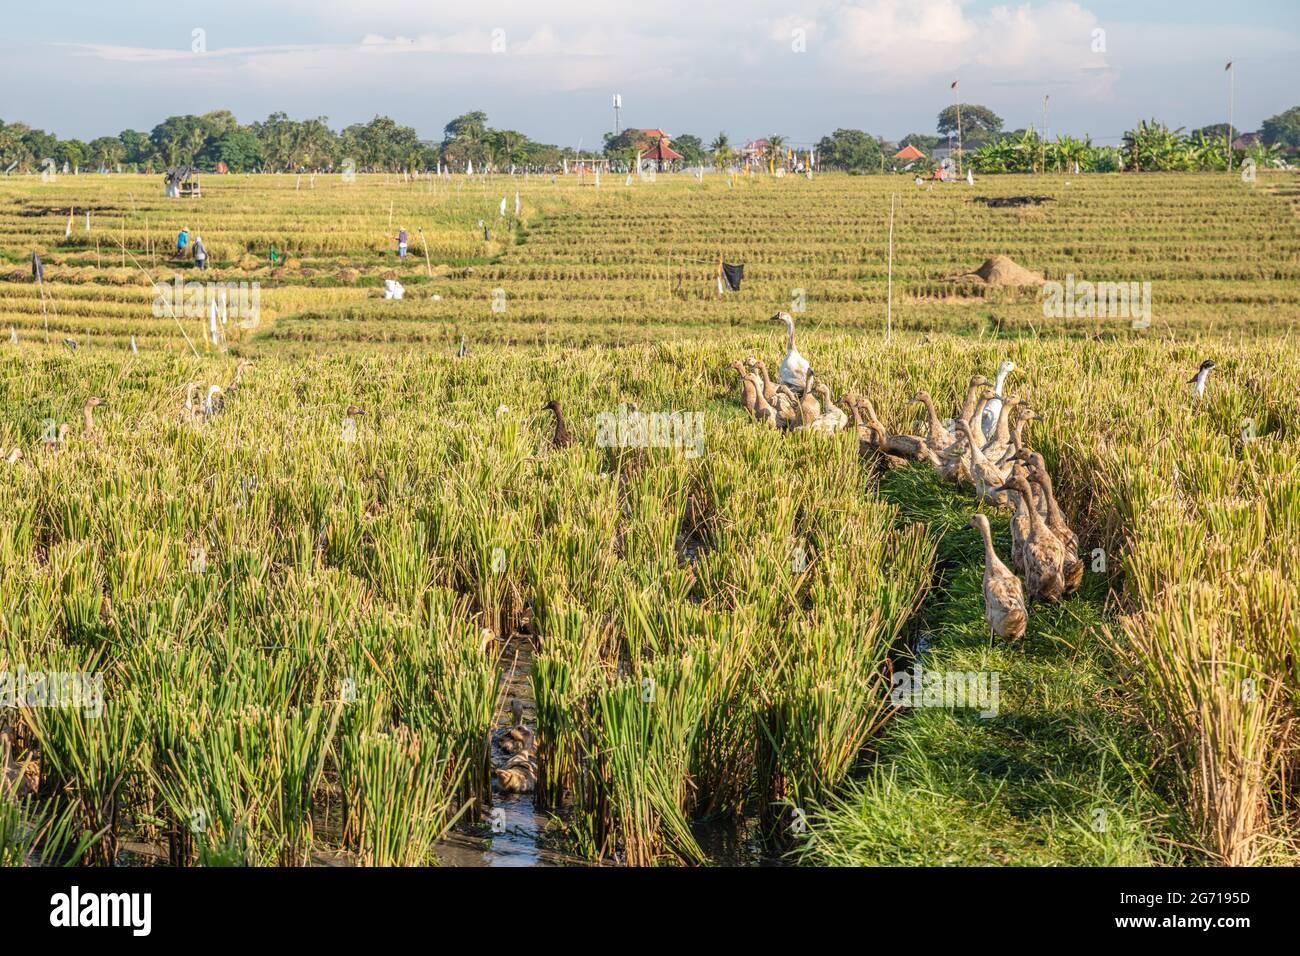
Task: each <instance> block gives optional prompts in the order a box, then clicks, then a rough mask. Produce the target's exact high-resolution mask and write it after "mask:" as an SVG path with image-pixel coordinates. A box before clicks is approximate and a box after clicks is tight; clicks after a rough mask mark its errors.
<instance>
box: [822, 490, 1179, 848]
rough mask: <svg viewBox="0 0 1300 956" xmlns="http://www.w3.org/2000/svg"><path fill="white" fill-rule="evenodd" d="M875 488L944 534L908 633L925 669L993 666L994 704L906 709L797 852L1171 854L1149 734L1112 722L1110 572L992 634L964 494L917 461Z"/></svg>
mask: <svg viewBox="0 0 1300 956" xmlns="http://www.w3.org/2000/svg"><path fill="white" fill-rule="evenodd" d="M880 491H881V495H882V497H884V498H885V499H887V500H889V501H892V502H894V503H895V504H897V505H898V506H899V507H900V511H901V514H900V520H901V521H903V522H908V523H910V522H913V521H920V522H923V523H925V524H927V525H928V526H929V527H930V528H931V529H932V530H933V531H934V533H935V534H936V535H937V536H938V562H937V564H938V567H937V571H936V581H935V584H934V587H933V589H932V591H931V592H930V594H929V596H928V598H927V599H926V601H925V603H924V604H923V606H922V610H921V613H920V615H919V616H918V620H917V621H916V622H915V624H916V626H915V629H914V631H913V634H912V644H913V646H915V644H916V642H917V640H918V639H920V638H922V637H924V638H925V641H924V644H928V650H927V651H923V668H924V669H925V670H926V671H928V672H930V673H933V672H936V671H946V672H952V671H962V672H991V673H996V674H997V675H998V691H999V693H998V699H997V703H996V709H997V713H996V716H993V717H990V718H985V717H981V716H980V713H979V711H978V709H976V708H969V709H950V708H946V707H923V708H916V709H915V710H912V711H910V712H909V711H903V712H900V713H899V714H898V715H897V716H896V717H895V719H894V720H893V721H891V723H890V724H889V726H888V727H887V728H886V730H885V731H884V733H883V735H882V738H881V741H880V746H879V751H878V753H879V761H878V763H877V764H876V766H875V767H874V768H872V770H871V771H870V772H869V774H868V776H866V777H865V778H864V779H862V780H860V781H859V782H857V783H856V784H855V785H854V786H853V787H852V788H851V789H850V791H849V793H848V795H847V796H846V797H845V799H844V800H843V801H842V802H841V804H840V805H839V806H838V807H836V808H834V809H832V810H830V811H828V812H827V813H825V814H824V815H823V816H822V817H821V819H820V820H818V821H817V822H816V823H815V824H814V828H813V829H814V840H813V842H812V843H811V844H810V846H809V847H808V849H806V850H805V851H804V853H805V857H806V860H805V861H806V862H822V863H832V864H855V865H857V864H879V865H909V866H915V865H995V864H1011V863H1015V864H1027V865H1035V864H1041V865H1053V864H1081V865H1143V864H1151V863H1158V862H1167V857H1168V853H1167V851H1166V850H1165V849H1164V848H1163V843H1162V841H1161V839H1160V837H1161V836H1162V834H1163V831H1164V830H1165V829H1166V828H1165V826H1164V824H1163V819H1162V818H1163V813H1162V812H1161V808H1159V807H1154V806H1151V805H1150V802H1151V799H1152V798H1151V797H1150V796H1149V793H1150V786H1149V784H1148V785H1147V786H1145V787H1144V786H1141V782H1142V781H1141V776H1142V774H1143V772H1144V770H1143V768H1144V767H1145V766H1147V760H1146V759H1145V756H1144V755H1143V754H1142V741H1141V740H1140V739H1137V738H1136V737H1135V736H1134V731H1133V730H1132V729H1131V726H1132V725H1131V724H1130V725H1129V729H1126V727H1125V724H1124V723H1123V722H1122V721H1121V720H1120V719H1119V715H1118V714H1117V712H1116V708H1117V695H1116V688H1115V687H1114V686H1113V685H1112V683H1111V681H1110V679H1109V677H1108V675H1107V670H1106V666H1105V665H1106V661H1105V659H1104V656H1103V653H1102V651H1101V648H1100V646H1099V644H1098V641H1097V634H1098V631H1099V629H1100V628H1101V627H1102V626H1103V624H1105V623H1106V622H1107V621H1108V620H1109V618H1108V616H1107V611H1106V608H1105V606H1104V605H1105V598H1106V587H1107V586H1106V583H1105V581H1104V580H1103V579H1102V578H1101V577H1100V576H1098V575H1093V574H1091V573H1090V574H1089V575H1088V576H1087V577H1086V578H1085V583H1084V587H1083V589H1082V591H1081V592H1080V593H1079V594H1078V595H1076V596H1074V597H1073V598H1071V599H1069V600H1067V601H1066V602H1064V603H1062V604H1060V605H1057V606H1055V607H1046V606H1043V605H1036V606H1035V605H1031V607H1030V625H1029V632H1028V634H1027V635H1026V637H1025V638H1024V640H1023V641H1022V642H1019V643H1018V644H1015V645H1012V644H1008V643H1007V642H1005V641H1001V640H998V639H995V638H993V637H992V635H991V633H990V631H989V629H988V626H987V624H986V623H985V620H984V604H983V596H982V579H983V570H984V556H983V547H982V545H981V543H980V540H979V536H978V533H977V532H975V531H974V530H972V529H970V528H969V527H968V526H967V523H966V522H967V520H968V519H969V516H970V514H971V513H972V512H973V511H974V510H975V506H974V503H973V500H972V499H971V498H970V497H969V496H968V495H966V494H964V493H961V492H958V491H957V490H955V489H951V488H949V487H946V486H944V485H942V484H941V483H940V482H939V480H938V479H937V478H936V477H935V476H934V475H933V474H932V473H931V472H930V471H929V470H928V469H923V468H920V467H916V468H907V469H902V470H899V471H895V472H892V473H890V474H888V475H886V476H885V477H884V478H883V479H882V481H881V488H880ZM989 518H990V522H991V524H992V527H993V532H994V539H995V542H996V544H997V546H998V549H999V552H1000V553H1002V554H1004V556H1005V555H1006V554H1007V553H1009V550H1010V533H1009V529H1008V518H1007V516H1006V515H1005V514H1004V513H1001V512H996V511H995V512H992V513H990V514H989ZM896 666H897V667H910V663H909V662H906V661H899V662H897V663H896ZM1144 792H1145V794H1147V795H1145V796H1140V794H1143V793H1144ZM1144 801H1145V802H1144Z"/></svg>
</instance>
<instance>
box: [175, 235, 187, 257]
mask: <svg viewBox="0 0 1300 956" xmlns="http://www.w3.org/2000/svg"><path fill="white" fill-rule="evenodd" d="M189 244H190V231H189V229H182V230H181V231H180V233H179V234H178V235H177V236H176V254H177V255H178V256H183V255H185V247H186V246H188V245H189Z"/></svg>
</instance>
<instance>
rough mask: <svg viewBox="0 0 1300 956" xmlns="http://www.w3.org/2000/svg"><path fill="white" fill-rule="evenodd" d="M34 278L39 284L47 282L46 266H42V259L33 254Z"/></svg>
mask: <svg viewBox="0 0 1300 956" xmlns="http://www.w3.org/2000/svg"><path fill="white" fill-rule="evenodd" d="M32 278H33V279H35V280H36V281H37V282H44V281H45V266H43V265H41V257H40V256H38V255H37V254H36V253H34V252H33V253H32Z"/></svg>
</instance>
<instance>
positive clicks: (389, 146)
mask: <svg viewBox="0 0 1300 956" xmlns="http://www.w3.org/2000/svg"><path fill="white" fill-rule="evenodd" d="M577 155H579V154H578V152H577V151H576V150H573V149H568V148H563V147H559V146H552V145H548V144H545V143H537V142H534V141H533V140H531V139H530V138H529V137H528V136H526V135H525V134H523V133H521V132H518V131H517V130H508V129H493V128H491V127H490V126H489V125H488V121H487V114H485V113H482V112H477V111H476V112H471V113H465V114H463V115H461V116H458V117H456V118H455V119H453V120H452V121H451V122H449V123H448V124H447V125H446V127H444V129H443V138H442V140H441V141H427V140H421V139H420V137H419V134H418V133H416V131H415V130H414V129H413V128H412V127H410V126H403V125H401V124H400V123H398V122H397V121H396V120H393V119H392V118H391V117H388V116H376V117H375V118H374V119H372V120H370V121H369V122H368V123H354V124H353V125H351V126H348V127H345V128H344V129H343V130H341V131H338V132H335V131H334V130H333V129H332V128H331V127H330V125H329V120H328V119H327V118H326V117H324V116H318V117H315V118H313V119H305V120H295V119H291V118H290V117H289V116H288V115H286V114H285V113H272V114H271V115H270V116H268V117H267V118H266V119H265V120H263V121H261V122H256V123H249V124H242V123H240V122H239V121H238V120H237V119H236V118H235V115H234V114H233V113H231V112H230V111H229V110H216V111H214V112H211V113H204V114H203V115H202V116H193V115H187V116H169V117H168V118H167V119H165V120H163V121H162V122H161V123H159V124H158V125H157V126H155V127H154V128H153V129H152V130H151V131H150V132H148V133H145V132H141V131H139V130H132V129H127V130H123V131H122V132H121V133H119V134H118V135H117V136H101V137H99V138H98V139H93V140H91V141H90V142H84V141H82V140H79V139H60V138H59V137H57V136H55V135H54V134H53V133H47V132H45V131H44V130H40V129H35V128H33V127H31V126H28V125H27V124H25V123H6V122H5V121H4V120H0V169H3V170H9V169H11V168H12V169H13V170H16V171H18V172H29V171H32V170H34V169H37V168H39V167H40V166H41V164H42V163H44V162H45V161H46V160H49V161H51V162H53V163H55V164H56V165H57V166H60V167H62V166H63V165H65V164H66V165H67V166H68V167H69V168H72V169H77V168H82V169H87V168H88V169H110V170H116V169H122V170H125V171H130V172H149V171H161V170H164V169H167V168H170V167H174V166H180V165H190V166H195V167H198V168H199V169H206V170H212V169H215V168H216V167H217V165H218V164H219V163H224V164H225V166H226V168H227V169H229V170H230V171H231V172H236V173H242V172H257V171H264V172H293V171H301V172H307V171H320V172H323V171H331V170H337V169H341V168H343V167H344V166H345V165H346V164H348V163H349V161H350V163H351V168H353V169H356V170H358V171H361V172H366V171H370V172H382V171H388V172H400V171H402V170H412V169H433V168H435V167H436V166H438V164H440V163H441V164H443V165H452V166H457V167H460V168H464V166H465V164H466V163H469V162H472V163H473V164H474V166H475V167H476V168H484V167H492V168H497V169H504V168H509V167H511V166H519V167H525V166H528V167H554V166H559V165H560V164H561V163H562V162H563V160H564V159H565V158H566V157H576V156H577Z"/></svg>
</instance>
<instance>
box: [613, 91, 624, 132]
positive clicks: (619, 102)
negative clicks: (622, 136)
mask: <svg viewBox="0 0 1300 956" xmlns="http://www.w3.org/2000/svg"><path fill="white" fill-rule="evenodd" d="M622 108H623V94H622V93H615V94H614V135H615V136H617V135H618V134H619V132H620V130H619V126H618V111H619V110H621V109H622Z"/></svg>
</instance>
